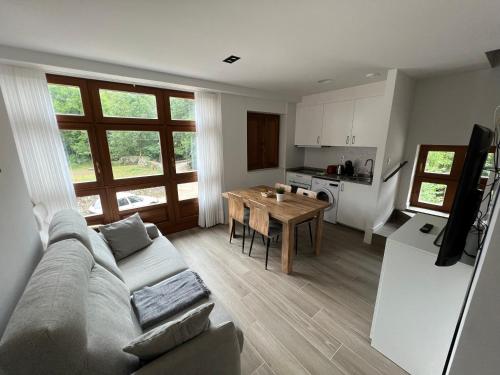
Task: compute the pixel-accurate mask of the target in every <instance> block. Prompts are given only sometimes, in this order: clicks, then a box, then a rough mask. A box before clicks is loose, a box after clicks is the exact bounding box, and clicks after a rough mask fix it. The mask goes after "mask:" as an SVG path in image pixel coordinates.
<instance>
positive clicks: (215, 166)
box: [194, 92, 224, 227]
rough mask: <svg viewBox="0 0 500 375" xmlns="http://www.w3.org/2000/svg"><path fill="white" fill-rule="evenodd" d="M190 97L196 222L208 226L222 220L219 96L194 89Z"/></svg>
mask: <svg viewBox="0 0 500 375" xmlns="http://www.w3.org/2000/svg"><path fill="white" fill-rule="evenodd" d="M194 98H195V108H196V146H197V162H198V163H197V166H198V167H197V169H198V202H199V207H200V213H199V219H198V224H199V225H200V227H211V226H214V225H216V224H220V223H223V222H224V210H223V206H222V196H221V194H222V179H223V164H222V163H223V159H222V119H221V96H220V94H217V93H213V92H196V93H195V94H194Z"/></svg>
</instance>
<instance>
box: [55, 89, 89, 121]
mask: <svg viewBox="0 0 500 375" xmlns="http://www.w3.org/2000/svg"><path fill="white" fill-rule="evenodd" d="M49 92H50V96H51V97H52V105H53V106H54V111H55V112H56V114H58V115H69V116H83V115H84V114H85V113H84V111H83V102H82V94H81V93H80V87H78V86H69V85H59V84H55V83H49Z"/></svg>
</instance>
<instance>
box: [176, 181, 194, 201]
mask: <svg viewBox="0 0 500 375" xmlns="http://www.w3.org/2000/svg"><path fill="white" fill-rule="evenodd" d="M177 194H178V195H179V200H180V201H185V200H188V199H195V198H198V182H187V183H185V184H179V185H177Z"/></svg>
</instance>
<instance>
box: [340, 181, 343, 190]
mask: <svg viewBox="0 0 500 375" xmlns="http://www.w3.org/2000/svg"><path fill="white" fill-rule="evenodd" d="M340 191H344V183H343V182H342V183H341V184H340Z"/></svg>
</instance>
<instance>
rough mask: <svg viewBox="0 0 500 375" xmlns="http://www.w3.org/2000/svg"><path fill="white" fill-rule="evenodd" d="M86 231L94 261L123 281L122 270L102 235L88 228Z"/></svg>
mask: <svg viewBox="0 0 500 375" xmlns="http://www.w3.org/2000/svg"><path fill="white" fill-rule="evenodd" d="M88 233H89V239H90V243H91V244H92V249H91V251H92V255H93V256H94V259H95V261H96V263H97V264H99V265H101V266H102V267H104V268H105V269H107V270H108V271H109V272H111V273H112V274H113V275H115V276H116V277H118V278H119V279H120V280H122V281H123V275H122V271H120V269H119V268H118V265H117V264H116V260H115V257H114V256H113V253H112V251H111V249H110V248H109V246H108V244H107V243H106V240H105V239H104V237H103V235H102V234H99V233H97V232H96V231H95V230H93V229H90V228H89V229H88Z"/></svg>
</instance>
